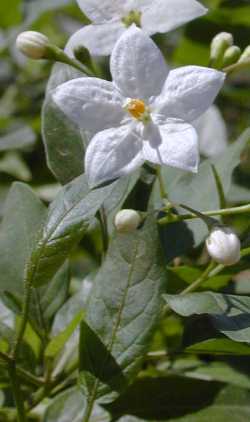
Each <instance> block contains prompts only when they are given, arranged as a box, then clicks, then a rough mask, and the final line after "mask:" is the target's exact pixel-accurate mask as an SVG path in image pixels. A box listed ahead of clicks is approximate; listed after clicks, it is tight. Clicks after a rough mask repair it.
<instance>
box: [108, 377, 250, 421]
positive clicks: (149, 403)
mask: <svg viewBox="0 0 250 422" xmlns="http://www.w3.org/2000/svg"><path fill="white" fill-rule="evenodd" d="M249 399H250V393H249V391H248V390H245V389H242V388H237V387H234V386H223V384H221V383H216V382H206V381H201V380H188V379H185V378H181V377H172V376H170V377H166V378H156V379H154V378H145V379H142V380H139V381H137V382H136V383H135V384H134V385H132V386H131V387H130V389H129V390H128V391H127V393H126V394H125V395H124V396H122V397H120V398H119V399H118V400H116V401H115V402H114V403H112V404H111V405H109V406H107V408H108V410H109V411H111V412H112V414H113V417H114V419H115V418H119V417H120V416H122V415H124V414H127V415H128V414H130V415H132V416H135V417H136V418H137V417H139V418H140V419H134V418H133V417H130V416H127V417H126V418H122V419H121V421H124V422H125V421H126V422H132V421H133V422H136V421H138V422H139V421H141V422H149V421H151V422H155V421H157V420H161V421H168V422H175V421H176V422H177V421H178V422H197V421H201V422H210V421H211V420H213V421H214V422H236V421H237V422H238V421H239V422H240V421H247V420H249V418H250V405H249ZM118 420H119V419H118Z"/></svg>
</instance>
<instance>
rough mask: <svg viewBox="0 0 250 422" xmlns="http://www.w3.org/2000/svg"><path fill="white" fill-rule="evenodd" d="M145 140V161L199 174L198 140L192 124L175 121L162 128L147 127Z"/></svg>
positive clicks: (170, 121)
mask: <svg viewBox="0 0 250 422" xmlns="http://www.w3.org/2000/svg"><path fill="white" fill-rule="evenodd" d="M143 138H144V140H146V142H144V143H143V155H144V158H145V160H148V161H151V162H153V163H155V164H159V165H168V166H171V167H177V168H180V169H183V170H187V171H192V172H197V169H198V164H199V151H198V138H197V133H196V131H195V129H194V128H193V127H192V126H191V125H190V124H188V123H184V122H181V121H174V120H169V121H168V122H167V123H166V124H165V125H162V126H156V125H154V124H152V125H149V126H146V128H145V131H144V135H143Z"/></svg>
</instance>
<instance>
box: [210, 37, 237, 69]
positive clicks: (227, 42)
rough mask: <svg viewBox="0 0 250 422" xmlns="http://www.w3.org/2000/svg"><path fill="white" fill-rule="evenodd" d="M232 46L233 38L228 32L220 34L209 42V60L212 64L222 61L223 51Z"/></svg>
mask: <svg viewBox="0 0 250 422" xmlns="http://www.w3.org/2000/svg"><path fill="white" fill-rule="evenodd" d="M232 45H233V36H232V34H230V33H228V32H220V33H219V34H217V35H216V36H215V37H214V38H213V39H212V42H211V47H210V60H211V62H212V63H214V64H218V63H219V62H221V61H222V58H223V56H224V53H225V51H226V50H227V49H228V47H231V46H232Z"/></svg>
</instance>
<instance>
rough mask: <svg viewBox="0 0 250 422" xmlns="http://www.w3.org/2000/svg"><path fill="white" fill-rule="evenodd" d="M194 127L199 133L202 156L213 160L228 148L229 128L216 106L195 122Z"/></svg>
mask: <svg viewBox="0 0 250 422" xmlns="http://www.w3.org/2000/svg"><path fill="white" fill-rule="evenodd" d="M193 125H194V127H195V128H196V130H197V133H198V138H199V150H200V154H201V155H203V156H204V157H209V158H213V157H217V156H218V155H220V154H222V153H223V152H224V151H225V149H226V148H227V146H228V137H227V128H226V125H225V122H224V120H223V117H222V115H221V112H220V111H219V109H218V108H217V107H216V106H215V105H213V106H211V107H210V108H209V109H208V110H207V111H206V112H205V113H204V114H203V115H202V116H201V117H199V119H198V120H196V121H195V122H193Z"/></svg>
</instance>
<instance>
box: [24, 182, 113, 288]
mask: <svg viewBox="0 0 250 422" xmlns="http://www.w3.org/2000/svg"><path fill="white" fill-rule="evenodd" d="M116 183H118V182H114V183H113V184H110V185H108V186H106V187H103V188H99V189H95V190H92V191H90V190H89V188H88V183H87V181H86V177H85V176H84V175H83V176H80V177H78V178H76V179H75V180H73V182H71V183H69V184H68V185H66V186H65V187H64V188H62V190H61V192H59V194H58V195H57V197H56V198H55V200H54V201H53V202H52V203H51V205H50V207H49V212H48V216H47V219H46V221H45V223H44V226H43V229H42V231H41V234H40V238H39V239H38V241H37V243H36V245H35V247H34V249H33V251H32V253H31V256H30V260H29V263H28V266H27V276H28V277H29V279H30V281H31V283H32V285H33V286H35V287H38V286H41V285H42V284H46V283H49V282H50V280H51V278H52V277H53V276H54V274H55V273H56V271H57V270H58V268H59V267H60V266H61V265H62V264H63V262H64V261H65V259H66V258H67V257H68V255H69V254H70V252H71V250H72V248H73V247H74V246H76V244H77V243H78V242H79V241H80V239H81V238H82V237H83V234H84V232H85V231H86V230H87V228H88V226H89V223H90V222H91V221H92V220H93V218H94V216H95V214H96V212H97V211H98V209H99V208H100V207H101V205H102V204H103V202H104V201H105V199H106V197H107V196H108V195H109V194H110V193H111V192H112V190H113V189H114V188H115V187H116Z"/></svg>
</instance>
